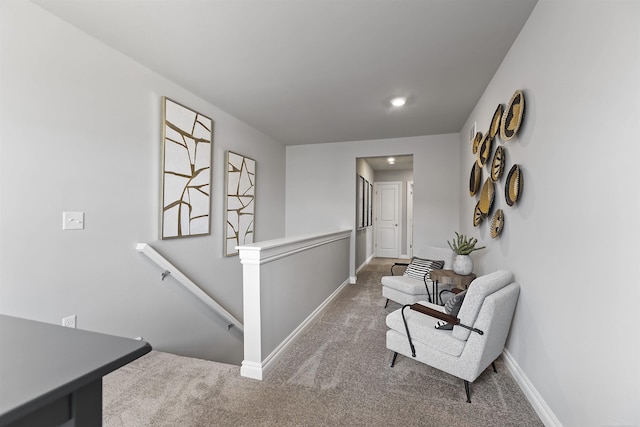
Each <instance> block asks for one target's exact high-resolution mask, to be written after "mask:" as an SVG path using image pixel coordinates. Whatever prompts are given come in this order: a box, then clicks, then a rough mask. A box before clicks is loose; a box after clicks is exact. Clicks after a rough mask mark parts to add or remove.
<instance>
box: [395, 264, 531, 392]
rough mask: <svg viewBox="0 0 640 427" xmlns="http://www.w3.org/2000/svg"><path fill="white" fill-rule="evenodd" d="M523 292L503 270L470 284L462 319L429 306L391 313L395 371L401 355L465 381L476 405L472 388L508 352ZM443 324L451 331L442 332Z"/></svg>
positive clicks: (442, 308) (406, 307)
mask: <svg viewBox="0 0 640 427" xmlns="http://www.w3.org/2000/svg"><path fill="white" fill-rule="evenodd" d="M519 292H520V286H519V285H518V284H517V283H515V282H514V281H513V275H512V274H511V273H510V272H508V271H506V270H500V271H497V272H495V273H491V274H487V275H485V276H481V277H478V278H477V279H475V280H474V281H473V282H472V283H471V285H470V286H469V289H468V290H467V291H466V294H465V296H464V298H463V299H462V303H461V305H460V306H459V311H458V313H457V316H454V315H447V314H446V313H445V307H443V306H439V305H435V304H431V303H429V302H426V301H422V302H420V303H418V304H413V305H407V306H405V307H403V308H401V309H398V310H396V311H394V312H392V313H390V314H389V315H388V316H387V319H386V322H387V326H388V327H389V330H388V331H387V348H388V349H390V350H392V351H393V352H394V355H393V361H392V362H391V367H393V366H394V364H395V362H396V357H397V356H398V353H400V354H403V355H405V356H407V357H411V358H413V359H415V360H417V361H419V362H422V363H425V364H427V365H429V366H432V367H434V368H436V369H439V370H441V371H444V372H447V373H449V374H451V375H454V376H456V377H458V378H461V379H463V380H464V385H465V391H466V394H467V402H471V397H470V391H469V383H470V382H473V381H474V380H475V379H476V378H478V376H479V375H480V374H481V373H482V372H483V371H484V370H485V369H486V368H487V367H488V366H489V365H491V364H493V362H494V360H495V359H497V358H498V356H500V354H501V353H502V351H503V350H504V344H505V342H506V339H507V335H508V333H509V329H510V327H511V320H512V318H513V313H514V310H515V307H516V302H517V300H518V295H519ZM447 308H450V307H449V306H448V304H447ZM438 320H440V321H441V322H443V323H448V324H449V325H448V327H450V329H440V327H442V326H440V325H442V323H440V325H439V322H438ZM452 325H453V326H452ZM436 326H438V328H437V327H436ZM494 369H495V366H494Z"/></svg>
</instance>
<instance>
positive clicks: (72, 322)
mask: <svg viewBox="0 0 640 427" xmlns="http://www.w3.org/2000/svg"><path fill="white" fill-rule="evenodd" d="M62 326H66V327H67V328H75V327H76V315H75V314H74V315H73V316H67V317H65V318H63V319H62Z"/></svg>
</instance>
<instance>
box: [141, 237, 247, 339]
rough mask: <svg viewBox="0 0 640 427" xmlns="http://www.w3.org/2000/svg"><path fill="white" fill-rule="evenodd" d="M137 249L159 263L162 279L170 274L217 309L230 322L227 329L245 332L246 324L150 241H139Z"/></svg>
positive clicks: (209, 305)
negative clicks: (154, 247)
mask: <svg viewBox="0 0 640 427" xmlns="http://www.w3.org/2000/svg"><path fill="white" fill-rule="evenodd" d="M136 251H138V252H141V253H143V254H145V255H146V256H147V257H149V259H151V260H152V261H153V262H155V263H156V264H157V265H159V266H160V267H161V268H162V269H163V272H162V274H161V280H164V279H165V278H166V277H167V276H168V275H171V276H172V277H173V278H175V279H176V280H177V281H178V282H179V283H180V284H181V285H182V286H184V287H185V288H186V289H187V290H188V291H189V292H191V293H192V294H193V295H195V296H196V297H197V298H198V299H199V300H200V301H202V302H203V303H205V304H206V305H207V306H208V307H209V308H211V309H212V310H213V311H215V312H216V313H217V314H218V315H220V316H221V317H222V318H223V319H225V320H226V321H227V322H229V323H228V325H227V330H230V329H231V328H232V327H236V329H238V330H239V331H240V332H243V333H244V326H243V325H242V323H241V322H240V321H239V320H238V319H236V318H235V317H234V316H233V315H232V314H231V313H229V312H228V311H227V310H225V309H224V307H222V306H221V305H220V304H218V303H217V302H216V300H214V299H213V298H211V296H210V295H208V294H207V293H205V292H204V291H203V290H202V289H200V287H198V285H196V284H195V283H194V282H193V281H192V280H191V279H189V278H188V277H187V276H185V275H184V274H183V273H182V272H181V271H180V270H178V269H177V268H176V267H175V266H174V265H173V264H171V263H170V262H169V261H168V260H167V259H166V258H165V257H163V256H162V255H160V254H159V253H158V252H157V251H156V250H155V249H153V248H152V247H151V245H149V244H148V243H138V244H137V245H136Z"/></svg>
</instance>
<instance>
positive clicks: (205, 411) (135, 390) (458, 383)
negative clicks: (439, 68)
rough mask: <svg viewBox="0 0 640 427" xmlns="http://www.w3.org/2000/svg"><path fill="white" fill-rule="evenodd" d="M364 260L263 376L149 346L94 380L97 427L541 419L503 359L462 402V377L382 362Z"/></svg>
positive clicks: (376, 303) (372, 273) (381, 264)
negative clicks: (99, 395) (100, 405)
mask: <svg viewBox="0 0 640 427" xmlns="http://www.w3.org/2000/svg"><path fill="white" fill-rule="evenodd" d="M392 263H393V260H390V259H377V258H376V259H374V260H372V262H371V263H369V265H368V266H367V267H365V268H364V269H363V270H362V271H361V272H360V273H359V274H358V281H357V283H356V284H355V285H347V286H346V287H345V288H344V289H343V290H342V291H341V292H340V294H339V295H338V297H337V298H336V299H335V300H334V301H333V302H332V303H331V304H330V305H329V306H328V307H327V309H326V310H324V311H323V313H322V314H321V315H320V316H318V318H317V319H316V320H315V321H314V322H313V324H312V325H310V326H309V327H308V328H307V329H306V330H305V332H304V333H303V334H302V335H301V336H300V337H299V338H298V339H296V341H295V342H294V343H293V344H292V345H290V346H289V348H288V349H287V351H286V353H285V354H284V355H283V356H282V357H281V358H280V359H278V360H277V361H276V362H275V366H274V367H273V369H272V370H271V371H270V372H269V374H268V375H267V376H266V378H265V379H264V380H263V381H256V380H252V379H247V378H242V377H240V368H239V367H238V366H234V365H228V364H222V363H216V362H210V361H206V360H200V359H194V358H187V357H182V356H176V355H173V354H168V353H162V352H157V351H152V352H151V353H149V354H147V355H146V356H143V357H142V358H140V359H138V360H136V361H134V362H133V363H130V364H129V365H127V366H125V367H123V368H121V369H119V370H117V371H115V372H113V373H111V374H109V375H107V376H106V377H105V378H104V395H103V401H104V410H103V419H104V425H105V426H107V427H116V426H118V427H119V426H126V427H138V426H194V427H195V426H198V427H199V426H203V427H204V426H386V425H405V426H463V427H464V426H469V427H471V426H473V427H478V426H492V427H493V426H542V425H543V424H542V422H541V421H540V419H539V418H538V417H537V415H536V414H535V412H534V411H533V409H532V407H531V405H530V404H529V403H528V401H527V400H526V398H525V396H524V395H523V393H522V391H521V390H520V388H519V387H518V385H517V384H516V382H515V380H514V379H513V377H512V376H511V375H510V373H509V371H508V370H507V368H506V367H505V366H504V363H503V361H502V359H501V358H500V359H498V360H497V361H496V367H497V369H498V373H497V374H496V373H494V372H493V370H492V369H490V368H489V369H488V370H486V371H485V372H484V373H483V374H482V375H481V376H480V377H479V378H478V379H477V380H476V381H475V382H474V383H473V384H472V385H471V392H472V395H471V399H472V403H470V404H469V403H466V400H465V392H464V385H463V382H462V380H460V379H458V378H455V377H453V376H451V375H448V374H446V373H443V372H440V371H438V370H436V369H433V368H431V367H429V366H426V365H424V364H422V363H419V362H416V361H415V360H412V359H410V358H406V357H403V356H399V357H398V360H397V362H396V365H395V367H393V368H391V367H390V361H391V353H390V352H389V351H388V350H387V349H386V347H385V333H386V330H387V328H386V326H385V316H386V315H387V314H388V313H390V312H391V311H393V310H395V309H398V308H399V307H400V306H399V305H398V304H395V303H390V304H389V307H388V308H384V302H385V300H384V299H383V298H382V295H381V287H380V277H382V276H384V275H387V274H388V272H389V267H390V265H391V264H392Z"/></svg>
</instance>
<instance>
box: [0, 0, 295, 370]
mask: <svg viewBox="0 0 640 427" xmlns="http://www.w3.org/2000/svg"><path fill="white" fill-rule="evenodd" d="M0 11H1V19H2V21H1V24H2V27H1V33H0V39H1V41H2V49H1V53H0V55H1V72H0V76H1V79H2V80H1V82H0V83H1V86H0V87H1V91H2V92H1V98H0V108H1V115H0V120H1V125H2V126H1V138H2V139H1V141H0V150H1V158H0V167H1V169H0V184H1V186H0V215H1V218H2V223H1V225H0V271H1V273H0V312H2V313H4V314H10V315H16V316H22V317H27V318H31V319H36V320H41V321H46V322H50V323H56V324H59V323H60V321H61V319H62V317H64V316H67V315H70V314H77V316H78V327H80V328H82V329H88V330H95V331H100V332H104V333H110V334H116V335H122V336H129V337H136V336H143V337H144V338H145V339H146V340H148V341H149V342H150V343H151V344H152V345H153V346H154V347H155V348H156V349H158V350H164V351H170V352H175V353H179V354H184V355H192V356H196V357H201V358H208V359H215V360H220V361H228V362H232V363H240V361H241V360H242V340H241V339H239V337H238V336H236V335H234V333H233V332H231V333H228V332H227V331H226V325H225V324H224V323H223V322H221V321H220V320H219V319H218V317H217V316H215V315H213V314H211V313H210V312H208V311H207V310H206V309H204V308H203V306H202V305H201V304H200V303H198V302H197V300H196V299H195V298H193V297H191V296H190V295H188V294H186V293H185V292H184V291H183V290H182V289H181V288H180V287H179V286H178V285H177V284H176V283H175V282H174V281H173V280H172V279H171V278H168V279H166V280H165V281H164V282H162V281H161V280H160V273H161V271H160V270H159V268H158V267H157V266H155V265H154V264H152V263H151V262H150V261H149V260H148V259H146V257H144V256H143V255H141V254H139V253H137V252H136V251H135V250H134V248H135V245H136V243H137V242H147V243H151V244H152V246H154V248H156V249H157V250H158V251H159V252H160V253H162V254H163V255H165V256H166V257H167V258H168V259H169V260H170V261H171V262H173V263H174V264H175V265H176V266H177V267H178V268H181V269H182V270H183V271H184V272H185V274H187V275H188V276H189V277H190V278H191V279H192V280H194V281H195V282H196V283H197V284H199V285H200V286H201V287H202V288H203V290H204V291H205V292H207V293H209V294H210V295H212V296H213V297H214V298H215V299H216V300H217V301H218V302H219V303H220V304H221V305H222V306H223V307H225V308H226V309H227V310H228V311H230V312H231V313H232V314H233V315H234V316H236V317H238V318H242V268H241V264H240V262H239V260H238V258H237V257H233V258H224V257H223V256H222V245H223V243H222V240H223V236H222V224H223V191H224V188H223V182H224V175H223V169H224V153H225V151H226V150H227V149H231V150H233V151H235V152H238V153H241V154H245V155H247V156H250V157H252V158H253V159H255V160H256V161H257V171H258V172H257V173H258V185H257V195H256V239H257V240H267V239H272V238H276V237H282V236H283V235H284V219H283V218H284V208H283V206H284V184H285V181H284V170H285V166H284V165H285V150H284V146H282V145H281V144H279V143H278V142H276V141H273V140H272V139H270V138H268V137H266V136H265V135H263V134H261V133H259V132H257V131H256V130H254V129H252V128H250V127H249V126H247V125H245V124H243V123H242V122H240V121H238V120H237V119H235V118H233V117H231V116H229V115H228V114H226V113H225V112H224V111H222V110H220V109H218V108H217V107H215V106H213V105H211V104H208V103H207V102H205V101H203V100H202V99H200V98H198V97H197V96H196V95H194V94H192V93H189V92H187V91H186V90H184V89H182V88H180V87H178V86H176V85H175V84H173V83H172V82H170V81H168V80H166V79H164V78H163V77H161V76H159V75H157V74H155V73H153V72H152V71H150V70H148V69H146V68H144V67H142V66H140V65H139V64H138V63H136V62H134V61H132V60H130V59H128V58H127V57H125V56H123V55H121V54H120V53H118V52H116V51H114V50H112V49H111V48H109V47H107V46H105V45H103V44H101V43H100V42H98V41H96V40H94V39H92V38H90V37H89V36H87V35H86V34H84V33H82V32H80V31H79V30H77V29H76V28H75V27H72V26H70V25H68V24H67V23H65V22H63V21H61V20H60V19H58V18H56V17H54V16H53V15H50V14H49V13H48V12H46V11H44V10H42V9H40V8H39V7H37V6H35V5H33V4H32V3H30V2H22V1H3V2H2V3H0ZM162 96H168V97H170V98H172V99H174V100H176V101H178V102H180V103H182V104H184V105H187V106H189V107H191V108H193V109H195V110H197V111H199V112H201V113H203V114H205V115H207V116H209V117H211V118H212V119H213V120H214V122H215V125H214V126H215V129H214V154H213V196H212V199H213V200H212V222H211V226H212V234H211V235H210V236H205V237H193V238H188V239H178V240H168V241H157V238H158V237H157V236H158V218H159V207H160V206H159V189H160V181H159V179H160V171H159V168H160V143H161V142H160V140H161V125H160V120H161V103H160V99H161V97H162ZM63 211H84V212H85V215H86V216H85V223H86V229H85V230H84V231H62V230H61V223H62V212H63ZM232 331H233V330H232Z"/></svg>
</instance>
